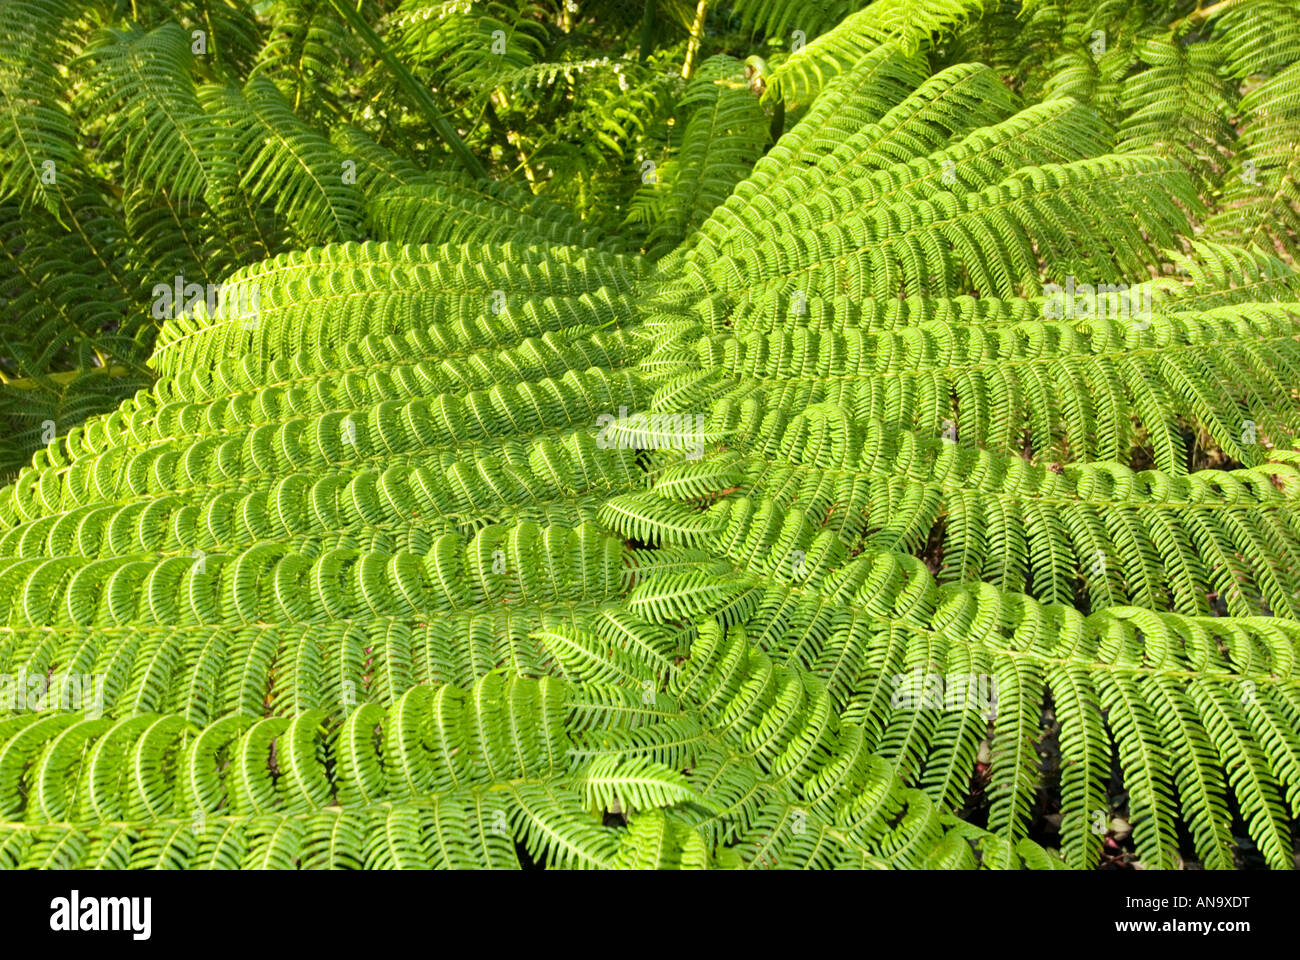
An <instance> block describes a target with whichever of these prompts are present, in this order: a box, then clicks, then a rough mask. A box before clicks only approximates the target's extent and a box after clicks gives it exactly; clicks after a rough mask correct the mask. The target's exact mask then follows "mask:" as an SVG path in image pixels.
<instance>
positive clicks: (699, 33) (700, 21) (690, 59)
mask: <svg viewBox="0 0 1300 960" xmlns="http://www.w3.org/2000/svg"><path fill="white" fill-rule="evenodd" d="M708 8H709V0H699V3H697V4H696V5H695V22H694V23H692V24H691V39H690V42H689V43H688V44H687V45H686V62H685V63H683V64H682V77H683V78H685V79H687V80H689V79H690V78H691V74H692V73H694V72H695V58H696V56H698V55H699V52H700V38H701V37H703V36H704V16H705V14H706V13H708Z"/></svg>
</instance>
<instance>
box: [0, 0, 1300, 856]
mask: <svg viewBox="0 0 1300 960" xmlns="http://www.w3.org/2000/svg"><path fill="white" fill-rule="evenodd" d="M122 6H123V5H117V6H115V5H114V4H103V5H96V4H91V5H82V4H62V3H60V2H59V0H16V2H13V3H10V4H7V5H6V6H4V7H3V8H0V10H2V11H3V12H2V13H0V95H3V97H4V104H5V108H4V112H3V115H2V116H0V151H3V153H4V155H5V158H6V160H7V161H8V162H9V165H8V167H7V168H6V171H5V173H4V174H3V177H2V178H0V210H3V211H4V213H3V220H4V224H3V227H2V229H3V244H4V253H5V256H4V257H3V263H4V266H3V268H2V269H3V271H4V272H3V273H0V289H3V291H4V297H5V301H4V302H3V304H0V310H3V331H4V340H3V344H4V345H3V347H0V353H3V356H0V369H2V370H3V373H4V377H5V381H6V383H5V385H4V386H2V387H0V390H3V393H2V394H0V396H2V397H3V398H4V411H3V412H4V414H5V415H6V416H9V417H10V418H11V420H12V422H14V424H15V431H14V434H15V440H14V445H13V448H12V451H11V459H10V462H11V464H12V466H13V468H14V472H15V473H16V477H15V479H14V482H13V483H12V484H11V485H9V486H8V487H5V488H4V489H3V490H0V621H2V622H3V624H4V626H3V627H0V673H3V674H4V675H5V676H7V677H9V678H10V679H12V678H14V677H15V676H16V677H18V678H20V680H21V681H22V682H24V683H25V682H26V680H27V679H29V678H32V677H37V678H41V677H49V678H51V679H52V680H53V681H55V685H54V686H52V687H51V691H55V690H57V688H58V685H59V684H62V683H64V682H65V681H67V679H68V678H76V679H77V680H78V683H77V684H76V689H75V691H74V690H72V689H69V690H67V691H65V692H67V693H68V702H66V703H47V704H45V706H47V707H49V709H44V710H34V709H27V708H25V705H24V704H21V703H17V702H14V703H9V704H0V864H4V865H6V866H56V867H62V866H83V867H123V866H148V867H186V866H188V867H201V866H221V867H239V866H242V867H254V866H270V867H286V868H287V867H302V868H316V867H424V866H450V867H467V866H478V867H497V866H513V865H517V864H519V863H520V862H526V863H543V864H545V865H547V866H554V867H569V866H584V867H585V866H597V867H649V866H662V867H705V866H724V867H725V866H745V867H760V868H761V867H812V866H839V865H850V866H860V867H942V868H963V867H977V866H978V867H984V868H989V867H999V868H1007V867H1011V868H1021V867H1029V868H1055V867H1072V868H1089V867H1093V866H1096V865H1097V864H1098V863H1099V862H1101V861H1102V860H1103V858H1104V859H1105V860H1106V862H1108V863H1118V864H1130V865H1131V864H1132V863H1134V862H1139V863H1141V864H1142V865H1143V866H1145V867H1149V868H1162V867H1164V868H1167V867H1174V866H1177V865H1179V864H1181V863H1182V862H1184V861H1186V860H1188V859H1195V860H1196V861H1198V862H1200V863H1202V864H1204V865H1205V866H1207V867H1229V868H1230V867H1233V866H1235V865H1241V864H1243V863H1250V862H1255V861H1260V862H1262V863H1265V864H1267V865H1269V866H1271V867H1276V868H1282V867H1289V866H1292V865H1293V861H1294V855H1295V854H1294V850H1295V840H1294V831H1295V825H1296V821H1297V814H1298V813H1300V676H1297V673H1296V659H1297V653H1298V652H1300V620H1298V618H1300V513H1298V512H1297V509H1296V502H1297V497H1298V496H1300V448H1297V445H1296V438H1297V430H1300V398H1298V396H1297V384H1300V275H1297V273H1296V272H1295V270H1294V267H1293V258H1294V256H1295V254H1296V253H1297V245H1298V244H1300V232H1298V230H1297V228H1298V227H1300V219H1298V218H1300V206H1297V203H1298V202H1300V196H1297V193H1296V190H1297V186H1296V184H1297V176H1298V175H1300V147H1297V144H1298V143H1300V136H1297V133H1300V97H1298V96H1297V90H1300V86H1297V83H1300V79H1298V78H1300V75H1298V74H1297V73H1296V70H1297V66H1296V64H1297V63H1298V62H1300V59H1298V57H1300V45H1297V42H1296V41H1300V16H1297V14H1296V12H1295V10H1294V7H1293V6H1292V5H1291V4H1289V3H1283V2H1280V0H1242V2H1237V3H1231V2H1230V3H1227V4H1219V5H1217V6H1215V7H1212V8H1207V9H1205V10H1202V9H1200V8H1199V7H1196V6H1195V5H1194V4H1192V3H1184V4H1175V5H1174V6H1175V7H1176V8H1177V9H1176V10H1175V12H1174V13H1173V14H1172V15H1171V13H1170V9H1169V6H1170V5H1168V4H1156V3H1154V2H1150V3H1148V2H1134V0H1125V2H1123V3H1111V2H1107V3H1102V4H1100V5H1098V4H1093V3H1082V2H1077V3H1076V2H1058V3H1048V2H1037V3H1027V4H1023V5H1021V4H1006V3H999V2H995V0H988V2H983V3H972V2H960V0H877V2H875V3H869V4H860V3H856V2H853V3H838V2H836V3H817V4H813V5H808V4H794V3H786V2H782V0H745V2H738V3H736V4H735V5H734V9H732V8H730V7H726V8H719V9H713V8H712V7H711V6H710V5H708V4H701V5H700V6H699V7H698V8H697V7H695V6H694V5H691V6H683V7H682V8H681V9H678V7H677V6H676V5H674V4H670V3H667V2H664V3H657V4H652V5H651V7H650V8H649V11H648V14H647V15H646V16H644V17H643V16H642V14H643V12H644V11H643V10H642V9H637V10H634V11H631V12H628V11H627V10H626V9H625V8H623V7H616V6H615V5H604V4H593V5H591V7H590V8H589V7H588V5H587V4H586V3H579V4H578V5H576V6H575V5H572V4H566V5H563V6H558V7H556V8H549V7H539V6H537V5H535V4H531V3H530V4H517V5H512V4H509V3H503V2H493V3H478V2H474V3H469V2H466V3H457V4H450V3H449V4H431V3H425V2H415V0H407V2H404V3H402V4H401V5H400V6H392V5H385V4H363V5H362V8H361V12H362V14H363V21H364V22H362V24H361V25H362V26H363V27H365V30H364V31H360V32H359V31H358V30H357V29H356V24H355V23H353V22H352V20H351V18H349V17H348V16H345V15H344V13H343V12H341V9H340V6H339V5H338V4H334V3H323V2H316V3H313V2H303V0H296V2H284V3H276V4H268V5H265V6H260V5H259V6H256V7H254V6H252V5H244V4H241V3H233V2H232V3H212V4H208V3H194V4H188V5H186V4H181V5H173V6H171V7H168V8H167V9H164V8H162V7H161V5H159V6H158V7H157V8H155V7H154V6H152V5H150V4H145V3H141V4H135V5H130V9H122V8H121V7H122ZM706 14H707V15H706ZM679 21H680V22H679ZM366 23H370V24H373V25H374V26H375V29H376V31H377V32H376V33H374V34H371V33H369V29H370V28H369V27H366V26H365V24H366ZM196 30H198V31H202V32H203V36H204V37H205V43H206V47H205V52H202V53H199V52H196V50H195V48H194V46H193V45H194V43H195V42H197V41H195V40H194V36H195V34H194V31H196ZM793 30H800V31H801V33H802V34H803V36H802V37H801V38H799V39H798V42H796V43H793V44H792V43H790V42H789V40H790V38H789V36H788V35H789V34H790V32H791V31H793ZM805 39H806V40H807V41H808V42H807V44H806V46H804V45H803V40H805ZM376 44H377V45H378V46H377V47H376V46H375V45H376ZM794 47H798V49H793V48H794ZM376 50H382V52H383V55H382V56H381V55H379V54H378V53H376ZM746 57H749V59H744V58H746ZM683 74H688V75H689V77H688V78H685V79H684V78H683ZM417 88H418V91H417V92H415V93H412V90H416V89H417ZM430 98H432V99H430ZM443 110H445V111H446V113H445V115H444V114H443V113H442V112H441V111H443ZM429 111H432V114H430V112H429ZM435 120H436V122H435ZM773 141H775V142H773ZM467 158H468V160H467ZM47 160H52V161H53V163H54V169H55V170H56V171H57V175H56V177H55V178H54V179H53V180H52V181H48V178H43V172H44V171H46V170H48V169H50V168H49V167H47V166H46V165H45V163H46V161H47ZM480 164H481V167H482V168H483V169H485V170H487V171H488V172H489V173H490V174H491V175H492V177H491V179H482V178H480V177H478V175H477V171H476V170H474V169H473V167H474V166H476V165H480ZM467 167H468V168H470V169H466V168H467ZM352 174H355V176H352ZM47 181H48V182H47ZM173 275H177V276H182V277H184V278H185V279H186V280H187V281H188V280H189V279H191V278H193V279H195V280H196V282H199V283H200V284H205V283H208V282H214V281H216V280H218V279H219V280H223V281H225V284H224V286H223V288H222V294H223V296H222V297H221V298H219V301H218V302H216V303H214V304H212V305H207V304H204V303H201V302H199V303H194V304H187V309H185V310H183V311H180V310H177V311H171V312H169V313H168V315H166V316H165V317H156V316H155V314H156V311H154V310H153V305H154V304H155V302H156V298H157V296H158V294H157V291H156V287H155V285H156V284H163V285H164V286H169V285H170V283H171V281H172V277H173ZM1053 285H1056V286H1053ZM1067 285H1068V287H1067ZM1085 285H1089V286H1088V289H1091V288H1093V287H1104V288H1106V290H1107V291H1108V292H1102V293H1100V294H1099V295H1098V296H1097V297H1095V298H1085V299H1083V300H1079V299H1074V300H1069V301H1062V300H1061V299H1060V294H1061V289H1060V288H1061V287H1067V289H1069V290H1070V291H1074V290H1079V289H1083V288H1084V287H1085ZM250 291H252V292H254V293H255V297H253V298H252V299H250V298H249V297H248V296H246V294H248V293H249V292H250ZM1054 291H1055V292H1054ZM250 303H252V304H254V307H253V308H252V309H251V310H250V309H249V308H248V307H249V304H250ZM146 357H147V358H148V360H147V363H146V359H145V358H146ZM155 378H156V381H155ZM11 381H12V382H11ZM83 418H85V419H84V422H81V421H82V419H83ZM47 420H48V421H53V423H54V424H55V426H56V428H57V436H55V437H53V438H52V439H51V438H50V437H41V436H39V435H40V434H41V433H42V432H43V424H44V422H45V421H47ZM43 440H44V441H48V442H43V443H42V441H43ZM33 450H35V452H34V454H33V453H32V451H33ZM28 461H30V462H29V463H28V465H27V466H24V467H22V468H21V470H19V469H17V467H18V465H19V463H20V462H28ZM83 678H85V679H87V680H89V681H90V686H91V688H93V689H94V691H95V699H96V703H95V704H94V705H93V707H88V706H87V704H86V702H85V701H86V696H85V695H86V692H87V691H86V689H84V688H83V686H82V684H81V682H80V681H81V680H82V679H83ZM967 680H972V681H975V680H977V681H978V683H974V682H973V683H972V686H971V687H970V688H965V689H963V688H960V687H959V684H964V683H965V682H966V681H967ZM913 681H915V683H916V685H915V686H913V685H912V684H913ZM4 682H5V681H4V680H3V679H0V684H2V683H4ZM936 682H938V683H939V684H941V685H942V687H944V688H946V689H940V690H939V692H938V694H937V697H938V699H937V701H936V699H935V696H934V690H933V689H932V688H933V687H934V686H935V683H936ZM976 688H978V689H976ZM993 691H995V694H994V696H993V697H989V696H987V694H988V693H990V692H993ZM74 692H75V694H76V697H74V696H73V693H74ZM4 693H5V688H4V687H3V686H0V695H3V694H4ZM10 693H11V695H12V684H11V685H10ZM976 693H978V695H975V694H976ZM954 694H956V696H954ZM75 699H79V701H80V702H77V703H74V702H72V701H73V700H75ZM26 706H30V704H28V705H26ZM59 707H63V708H64V709H59ZM67 708H72V709H67ZM78 708H79V709H78ZM101 714H102V715H101ZM1049 821H1050V822H1051V823H1052V825H1053V829H1052V830H1050V831H1049V830H1047V829H1045V828H1044V824H1045V823H1047V822H1049Z"/></svg>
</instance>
